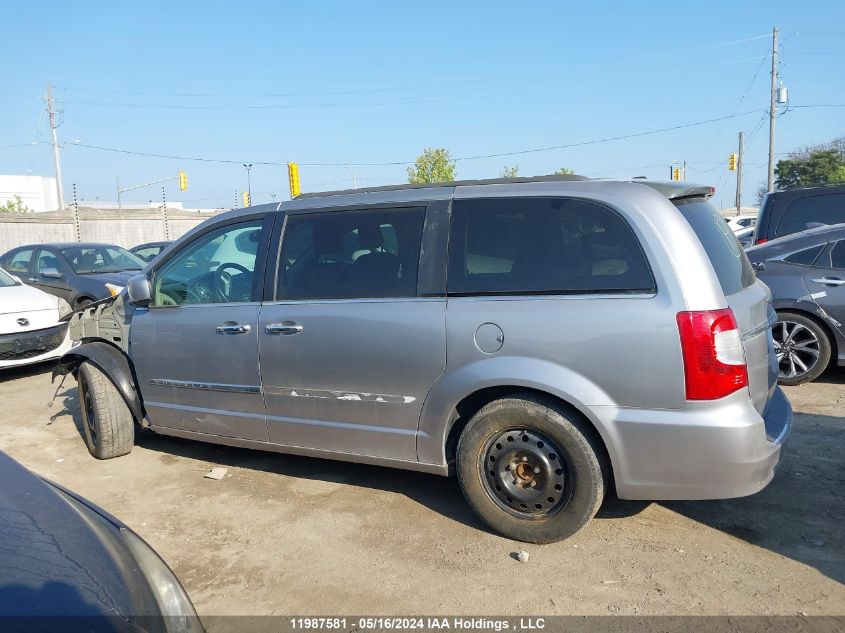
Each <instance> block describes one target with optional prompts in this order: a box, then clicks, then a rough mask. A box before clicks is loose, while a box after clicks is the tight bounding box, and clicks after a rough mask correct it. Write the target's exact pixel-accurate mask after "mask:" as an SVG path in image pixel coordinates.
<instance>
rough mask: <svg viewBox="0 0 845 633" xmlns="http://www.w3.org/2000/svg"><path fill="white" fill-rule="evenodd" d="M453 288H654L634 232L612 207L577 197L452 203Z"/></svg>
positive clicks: (506, 290)
mask: <svg viewBox="0 0 845 633" xmlns="http://www.w3.org/2000/svg"><path fill="white" fill-rule="evenodd" d="M448 291H449V293H450V294H524V293H543V294H566V293H608V292H613V293H617V292H622V293H630V292H653V291H654V278H653V277H652V275H651V269H650V268H649V266H648V262H647V261H646V258H645V254H644V253H643V250H642V248H641V246H640V243H639V241H638V240H637V237H636V236H635V235H634V232H633V231H632V230H631V227H630V226H628V224H627V222H625V220H624V219H623V218H622V217H621V216H620V215H619V214H618V213H616V212H615V211H613V210H612V209H610V208H608V207H605V206H603V205H601V204H597V203H595V202H590V201H587V200H580V199H575V198H540V197H536V198H535V197H530V198H517V197H514V198H481V199H476V200H456V201H455V202H454V203H453V205H452V228H451V234H450V238H449V270H448Z"/></svg>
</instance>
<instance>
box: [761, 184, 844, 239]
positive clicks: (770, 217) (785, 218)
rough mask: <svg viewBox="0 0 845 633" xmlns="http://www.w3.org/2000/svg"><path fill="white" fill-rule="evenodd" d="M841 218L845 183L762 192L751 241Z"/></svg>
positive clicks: (831, 222) (784, 234)
mask: <svg viewBox="0 0 845 633" xmlns="http://www.w3.org/2000/svg"><path fill="white" fill-rule="evenodd" d="M842 222H845V184H840V185H823V186H819V187H797V188H795V189H787V190H786V191H775V192H772V193H768V194H766V196H765V198H764V199H763V204H762V205H760V216H759V219H758V221H757V232H756V235H755V237H754V244H765V243H766V242H768V241H769V240H773V239H776V238H778V237H784V236H786V235H792V234H793V233H798V232H799V231H804V230H806V229H808V228H813V227H815V226H819V225H821V224H839V223H842Z"/></svg>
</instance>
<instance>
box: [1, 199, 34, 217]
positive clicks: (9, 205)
mask: <svg viewBox="0 0 845 633" xmlns="http://www.w3.org/2000/svg"><path fill="white" fill-rule="evenodd" d="M0 213H32V209H30V208H29V207H28V206H26V205H25V204H24V203H23V201H22V200H21V197H20V196H18V195H15V197H14V200H6V202H4V203H3V204H0Z"/></svg>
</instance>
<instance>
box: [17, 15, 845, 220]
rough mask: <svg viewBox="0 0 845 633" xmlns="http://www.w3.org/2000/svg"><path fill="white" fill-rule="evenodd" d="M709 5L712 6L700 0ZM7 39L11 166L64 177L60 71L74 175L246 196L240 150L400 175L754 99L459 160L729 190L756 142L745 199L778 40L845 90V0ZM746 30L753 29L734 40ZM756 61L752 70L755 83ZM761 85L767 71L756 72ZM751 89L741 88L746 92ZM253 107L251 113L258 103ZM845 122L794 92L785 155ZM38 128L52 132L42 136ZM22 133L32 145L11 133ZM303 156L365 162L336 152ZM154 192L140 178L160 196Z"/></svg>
mask: <svg viewBox="0 0 845 633" xmlns="http://www.w3.org/2000/svg"><path fill="white" fill-rule="evenodd" d="M693 5H695V6H693ZM9 14H11V17H12V20H11V21H8V20H7V25H13V26H14V28H9V29H7V30H6V34H5V35H4V37H3V38H2V42H0V55H2V59H3V60H4V64H3V66H4V72H3V75H4V83H5V85H6V91H5V94H4V97H3V100H2V103H0V130H2V131H3V134H2V138H0V146H2V147H0V173H27V172H31V173H33V174H45V175H52V173H53V166H52V154H51V150H50V147H49V145H48V144H46V143H45V141H47V140H48V139H49V128H48V127H47V125H46V117H45V116H44V115H43V103H42V101H41V96H42V95H43V93H44V89H45V86H46V84H47V83H48V82H51V83H53V84H54V85H56V86H57V88H56V90H55V96H56V98H57V99H58V100H59V101H60V102H61V104H60V105H61V107H62V108H63V109H64V114H63V118H64V122H63V124H62V126H61V127H60V128H59V136H60V140H61V141H71V140H75V139H79V140H81V141H82V142H83V143H85V144H89V145H96V146H101V147H110V148H117V149H121V150H128V151H135V152H142V153H154V154H166V155H179V156H186V157H200V158H212V159H224V160H232V161H235V164H217V163H210V162H199V161H188V160H172V159H163V158H152V157H142V156H135V155H131V154H122V153H114V152H107V151H102V150H95V149H91V148H85V147H80V146H75V147H74V146H69V147H67V148H66V149H65V151H64V153H63V166H64V171H65V190H66V195H67V197H68V198H70V196H71V193H70V192H71V183H76V184H77V186H78V189H79V192H80V196H81V197H82V198H83V199H95V198H98V199H100V200H114V199H115V197H116V196H115V192H114V191H115V181H116V179H117V178H120V181H121V183H122V184H125V185H130V184H139V183H143V182H147V181H150V180H155V179H157V178H164V177H169V176H175V174H176V171H177V170H178V169H180V168H181V169H185V170H186V171H187V172H188V174H189V182H190V188H189V190H188V191H187V192H184V193H180V192H179V191H178V188H177V185H176V183H175V182H174V183H169V184H168V198H169V199H171V200H183V201H184V202H185V204H186V205H188V206H200V207H212V206H218V205H223V206H231V204H232V203H233V202H234V196H235V193H234V192H235V190H236V189H237V190H240V189H245V188H246V177H245V173H244V169H243V167H242V166H241V165H240V163H242V162H260V161H266V162H279V163H284V162H286V161H289V160H293V161H298V162H299V163H300V164H301V165H302V166H301V168H300V173H301V178H302V189H303V191H309V190H319V189H335V188H346V187H350V186H351V182H352V175H353V173H354V175H355V177H356V178H357V180H358V184H359V186H368V185H379V184H388V183H395V182H404V181H405V180H406V174H405V167H404V166H403V165H359V166H351V164H353V163H390V162H403V161H413V159H414V158H415V157H416V156H417V155H418V154H419V153H420V151H421V150H422V149H423V148H424V147H427V146H434V147H438V146H443V147H447V148H448V149H449V150H450V151H451V153H452V156H453V157H457V158H467V157H473V156H478V155H487V154H495V153H503V152H515V151H521V150H527V149H533V148H542V147H548V146H559V145H567V144H572V143H579V142H583V141H591V140H595V139H601V138H607V137H614V136H619V135H626V134H632V133H637V132H644V131H649V130H655V129H661V128H666V127H673V126H677V125H683V124H687V123H694V122H697V121H702V120H707V119H713V118H717V117H721V116H725V115H731V114H735V113H742V112H747V111H751V110H753V111H754V112H751V113H749V114H745V115H742V116H738V117H736V118H732V119H728V120H725V121H722V122H715V123H710V124H705V125H700V126H695V127H689V128H685V129H681V130H676V131H672V132H665V133H660V134H652V135H646V136H640V137H637V138H632V139H627V140H619V141H613V142H606V143H597V144H592V145H584V146H580V147H571V148H565V149H556V150H551V151H543V152H533V153H525V154H521V155H517V156H509V157H494V158H484V159H477V160H460V161H458V163H457V169H458V177H460V178H484V177H495V176H497V175H498V174H499V172H500V170H501V169H502V168H503V167H504V166H505V165H519V168H520V172H521V174H523V175H537V174H544V173H550V172H552V171H554V170H555V169H557V168H558V167H561V166H566V167H570V168H573V169H575V170H576V171H577V172H578V173H582V174H585V175H589V176H608V177H630V176H638V175H645V176H650V177H660V178H665V177H666V175H667V173H668V165H669V163H670V162H672V161H673V160H686V161H688V165H689V168H688V173H687V179H688V180H693V181H700V182H705V183H709V184H714V185H717V187H718V191H717V194H716V202H717V204H718V203H719V202H722V203H723V204H724V206H728V205H730V204H732V203H733V199H734V184H735V179H734V175H733V173H730V172H728V171H727V168H726V167H725V166H722V165H720V163H722V162H724V161H725V160H726V158H727V155H728V154H729V153H730V152H731V151H735V146H736V136H737V132H738V131H739V130H744V131H745V133H746V136H747V137H749V142H748V147H747V153H746V161H747V162H746V178H745V183H744V195H745V198H746V200H747V201H753V198H754V192H756V190H757V188H758V187H759V185H760V183H761V182H763V181H765V174H766V172H765V161H766V152H767V133H768V127H767V123H766V122H763V123H762V124H761V121H762V118H763V116H764V113H763V112H762V110H763V109H765V108H767V107H768V90H769V68H770V62H769V60H768V59H766V58H765V57H764V56H766V55H768V53H769V50H770V48H771V41H770V39H769V38H768V37H758V36H767V35H768V34H770V33H771V28H772V26H777V27H778V28H779V29H780V30H781V32H782V37H781V41H782V44H783V46H782V49H781V52H782V62H783V63H782V65H781V72H782V77H783V81H784V83H785V85H786V86H787V87H788V88H789V93H790V104H791V105H792V106H798V105H814V104H843V103H845V81H843V80H842V77H843V67H845V3H843V2H841V0H829V1H824V0H822V1H816V2H812V3H807V2H803V3H801V2H794V1H792V2H781V1H772V2H739V1H737V0H734V1H733V2H706V3H705V2H700V3H680V2H678V3H665V2H660V3H630V2H604V3H564V2H544V1H535V2H531V3H514V2H507V3H505V2H501V3H499V2H463V3H460V2H439V1H429V2H425V3H401V2H366V1H363V0H361V1H359V2H310V3H309V2H296V3H293V2H240V3H233V2H225V3H223V2H219V3H217V2H179V3H175V2H144V3H134V4H130V3H114V2H109V3H105V2H102V3H100V2H87V3H75V2H74V3H71V2H65V3H59V2H52V3H49V2H48V3H41V2H39V3H35V2H30V3H16V4H15V5H14V8H13V9H8V8H7V16H9ZM735 42H739V43H735ZM755 74H756V79H754V77H755ZM752 79H754V80H753V81H752ZM743 95H744V98H743ZM247 106H248V107H247ZM843 134H845V108H841V107H840V108H832V107H824V108H793V109H790V110H789V111H788V112H786V113H785V114H784V115H783V117H782V118H781V119H780V120H779V122H778V145H777V150H778V151H779V152H785V151H788V150H791V149H795V148H797V147H799V146H802V145H805V144H809V143H819V142H824V141H826V140H829V139H831V138H834V137H836V136H841V135H843ZM33 141H41V143H39V144H36V145H30V144H31V143H32V142H33ZM8 145H23V147H6V146H8ZM308 163H337V164H349V165H350V166H349V167H344V166H319V165H313V166H312V165H308ZM252 190H253V201H254V202H256V203H260V202H268V201H270V200H271V193H276V194H277V196H278V198H279V199H285V198H286V197H287V175H286V171H285V169H284V168H283V167H281V166H263V165H256V166H255V167H253V170H252ZM159 197H160V191H159V190H158V189H156V188H150V189H147V190H141V191H136V192H132V193H131V194H127V198H129V199H131V200H137V201H147V200H150V199H155V200H157V199H159Z"/></svg>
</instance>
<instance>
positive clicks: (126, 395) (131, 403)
mask: <svg viewBox="0 0 845 633" xmlns="http://www.w3.org/2000/svg"><path fill="white" fill-rule="evenodd" d="M85 361H89V362H91V363H93V364H94V365H96V366H97V367H98V368H99V369H100V370H101V371H102V372H103V373H104V374H105V375H106V376H108V378H109V380H111V381H112V383H113V384H114V386H115V387H117V390H118V391H119V392H120V395H121V396H122V397H123V400H124V401H125V402H126V405H127V406H128V407H129V410H130V411H131V412H132V416H133V417H134V418H135V421H136V422H138V423H140V422H141V421H142V420H143V419H144V405H143V403H142V401H141V396H140V393H139V391H138V389H137V387H136V383H135V375H134V373H133V372H132V366H131V365H130V361H129V359H128V358H127V357H126V355H125V354H124V353H123V352H122V351H121V350H119V349H118V348H117V347H115V346H113V345H110V344H109V343H106V342H104V341H90V342H87V343H82V344H81V345H78V346H76V347H73V348H71V349H70V350H69V351H68V352H67V353H66V354H65V355H64V356H62V357H61V359H59V363H58V365H56V367H55V369H53V382H55V380H56V377H57V376H64V375H66V374H69V373H73V374H74V375H76V371H77V369H78V368H79V366H80V365H81V364H82V363H83V362H85Z"/></svg>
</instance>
